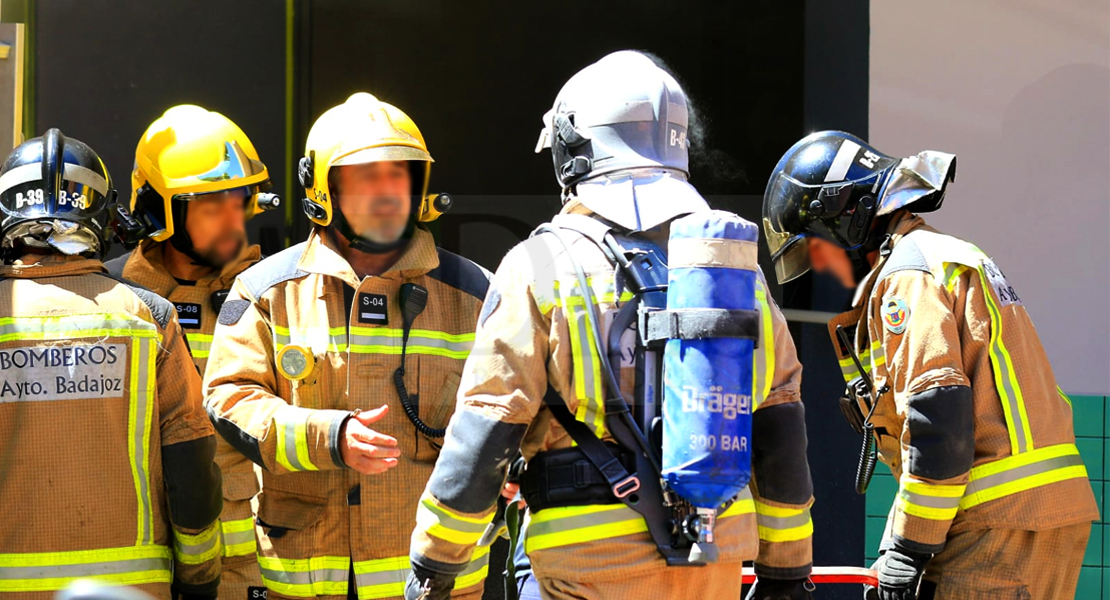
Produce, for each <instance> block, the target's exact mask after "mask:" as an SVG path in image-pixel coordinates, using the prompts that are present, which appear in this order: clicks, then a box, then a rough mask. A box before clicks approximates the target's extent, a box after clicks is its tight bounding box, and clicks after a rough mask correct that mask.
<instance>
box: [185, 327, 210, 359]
mask: <svg viewBox="0 0 1110 600" xmlns="http://www.w3.org/2000/svg"><path fill="white" fill-rule="evenodd" d="M185 339H186V340H188V341H189V354H192V355H193V358H208V354H209V352H210V351H211V349H212V339H213V336H211V335H207V334H203V333H186V334H185Z"/></svg>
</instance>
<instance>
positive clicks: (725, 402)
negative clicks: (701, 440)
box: [682, 385, 752, 420]
mask: <svg viewBox="0 0 1110 600" xmlns="http://www.w3.org/2000/svg"><path fill="white" fill-rule="evenodd" d="M682 412H694V413H696V412H708V413H720V414H721V416H722V417H724V418H725V419H729V420H732V419H735V418H736V416H737V415H747V414H751V412H752V397H751V396H749V395H747V394H731V393H729V394H726V393H724V388H723V387H721V386H711V387H710V388H709V390H708V391H705V390H699V389H698V388H696V387H694V386H690V385H687V386H683V387H682Z"/></svg>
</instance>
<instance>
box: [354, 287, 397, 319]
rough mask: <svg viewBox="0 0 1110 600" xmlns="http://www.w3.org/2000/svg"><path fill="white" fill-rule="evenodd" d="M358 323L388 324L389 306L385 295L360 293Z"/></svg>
mask: <svg viewBox="0 0 1110 600" xmlns="http://www.w3.org/2000/svg"><path fill="white" fill-rule="evenodd" d="M358 322H359V323H368V324H370V325H385V324H386V323H388V322H389V304H388V299H387V298H386V297H385V294H370V293H367V292H362V293H360V294H359V295H358Z"/></svg>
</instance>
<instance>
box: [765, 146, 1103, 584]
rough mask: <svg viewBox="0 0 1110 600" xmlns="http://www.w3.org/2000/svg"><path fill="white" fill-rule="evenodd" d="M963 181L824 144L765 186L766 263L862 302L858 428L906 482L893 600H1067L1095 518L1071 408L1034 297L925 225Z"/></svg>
mask: <svg viewBox="0 0 1110 600" xmlns="http://www.w3.org/2000/svg"><path fill="white" fill-rule="evenodd" d="M955 167H956V157H955V156H953V155H951V154H945V153H943V152H933V151H925V152H921V153H920V154H917V155H916V156H910V157H908V158H903V159H897V158H892V157H890V156H887V155H886V154H883V153H882V152H879V151H878V150H876V149H875V148H873V147H871V146H869V145H867V144H866V143H865V142H863V141H862V140H860V139H859V138H856V137H854V136H852V135H849V134H846V133H842V132H836V131H829V132H819V133H815V134H812V135H810V136H808V137H806V138H804V139H802V140H801V141H799V142H798V143H797V144H795V145H794V147H792V148H791V149H790V150H789V151H788V152H787V153H786V154H785V155H784V156H783V158H782V160H781V161H780V162H779V164H778V166H777V167H776V169H775V172H774V173H773V174H772V176H771V180H770V182H769V184H768V186H767V193H766V197H765V199H764V228H765V230H766V231H765V233H766V236H767V241H768V245H769V246H770V250H771V253H772V258H773V260H774V262H775V267H776V271H777V273H778V277H779V281H780V282H785V281H789V280H790V279H793V278H795V277H797V276H799V275H801V274H803V273H805V272H806V271H807V270H809V269H810V268H811V267H812V268H813V269H815V270H817V271H823V272H826V273H829V274H831V275H833V276H834V277H835V278H836V279H838V280H839V281H840V282H841V283H842V284H843V285H844V286H845V287H848V288H855V289H856V293H855V299H854V301H853V307H852V309H851V310H850V311H848V312H846V313H844V314H843V315H841V316H839V317H837V318H835V319H833V320H832V321H831V322H830V330H831V333H832V334H833V344H834V346H835V347H836V348H837V351H838V354H839V356H840V364H841V367H842V370H843V372H844V379H845V381H847V382H848V384H849V386H848V387H849V392H848V393H847V394H846V397H845V399H843V400H842V404H841V406H842V408H843V409H844V411H845V415H846V416H847V417H848V418H849V421H850V422H851V423H852V425H853V426H854V427H855V428H856V429H857V431H859V432H860V433H864V432H869V435H868V437H872V436H873V437H874V440H875V441H876V442H877V444H878V453H879V456H880V457H881V459H882V461H883V462H885V463H887V464H888V465H889V466H890V469H891V471H892V472H893V474H894V476H895V478H897V479H898V481H899V490H898V495H897V497H896V500H895V502H894V506H893V507H892V508H891V514H890V518H889V520H888V523H887V534H886V535H885V536H884V539H883V542H882V547H881V548H880V551H881V552H882V557H881V558H880V559H879V561H878V563H877V565H876V568H877V569H878V571H879V589H878V595H879V597H880V598H882V599H883V600H891V599H894V600H908V599H913V598H921V599H930V598H936V599H946V600H947V599H954V598H959V599H966V598H988V597H989V598H1037V599H1038V600H1040V599H1057V600H1064V599H1068V600H1070V599H1071V598H1072V597H1073V595H1074V593H1075V587H1076V581H1077V579H1078V576H1079V567H1080V565H1081V564H1082V562H1083V553H1084V550H1085V548H1086V545H1087V538H1088V536H1089V534H1090V531H1091V521H1092V520H1095V519H1097V518H1098V510H1097V507H1096V505H1095V501H1094V497H1093V495H1092V493H1091V484H1090V482H1089V481H1088V479H1087V472H1086V469H1085V468H1084V466H1083V462H1082V460H1080V458H1079V451H1078V450H1077V449H1076V446H1075V436H1074V434H1073V431H1072V412H1071V403H1070V401H1069V400H1068V398H1067V396H1066V395H1065V394H1064V392H1063V391H1061V389H1060V388H1059V387H1058V386H1057V383H1056V379H1055V377H1054V376H1053V374H1052V367H1051V365H1049V362H1048V358H1047V357H1046V356H1045V352H1044V349H1043V348H1042V347H1041V343H1040V340H1039V339H1038V337H1037V333H1036V330H1035V329H1034V327H1033V322H1032V321H1031V320H1030V317H1029V314H1028V313H1027V312H1026V310H1025V307H1024V306H1023V305H1022V302H1021V296H1020V287H1019V286H1016V285H1015V283H1014V282H1012V281H1009V280H1008V279H1007V278H1006V275H1005V274H1004V272H1003V270H1002V269H1001V268H1000V267H999V265H998V264H997V263H995V261H994V260H993V259H992V258H990V257H989V256H988V255H987V254H985V253H984V252H983V251H981V250H980V249H979V248H977V247H975V246H974V245H972V244H970V243H968V242H965V241H963V240H960V239H958V238H954V237H951V236H947V235H944V234H942V233H939V232H937V231H936V230H934V229H932V228H931V227H929V226H928V225H926V224H925V222H924V221H923V220H922V219H921V218H920V217H919V216H917V215H916V214H914V213H920V212H929V211H933V210H937V209H939V208H940V206H941V203H942V201H943V200H944V196H945V192H946V190H947V186H948V184H949V182H950V181H951V180H953V179H954V177H955ZM838 329H839V333H838ZM841 339H846V340H847V344H844V343H842V342H841ZM853 353H854V354H855V356H854V357H853V356H852V354H853ZM857 362H858V365H857ZM861 371H862V372H861ZM871 432H873V434H872V433H871ZM872 465H873V462H872ZM866 479H867V473H866V472H865V473H863V477H861V481H860V484H862V485H861V486H860V487H863V486H865V484H866ZM919 584H920V589H919Z"/></svg>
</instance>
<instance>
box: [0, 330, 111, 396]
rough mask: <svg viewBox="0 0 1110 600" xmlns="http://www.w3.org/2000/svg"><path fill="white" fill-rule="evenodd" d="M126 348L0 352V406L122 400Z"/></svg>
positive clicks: (39, 348) (40, 348)
mask: <svg viewBox="0 0 1110 600" xmlns="http://www.w3.org/2000/svg"><path fill="white" fill-rule="evenodd" d="M126 370H127V345H126V344H75V345H72V346H59V345H56V344H55V345H45V346H30V347H26V348H6V349H3V350H0V402H31V401H38V400H85V399H93V398H122V397H123V396H124V395H125V394H126V393H127V389H126V387H125V386H124V385H123V378H124V375H125V373H126Z"/></svg>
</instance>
